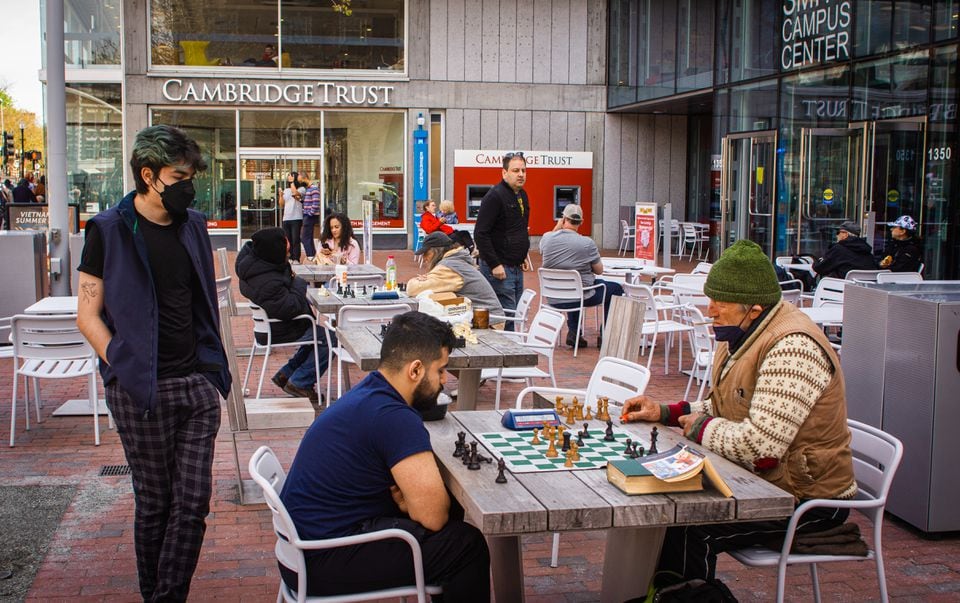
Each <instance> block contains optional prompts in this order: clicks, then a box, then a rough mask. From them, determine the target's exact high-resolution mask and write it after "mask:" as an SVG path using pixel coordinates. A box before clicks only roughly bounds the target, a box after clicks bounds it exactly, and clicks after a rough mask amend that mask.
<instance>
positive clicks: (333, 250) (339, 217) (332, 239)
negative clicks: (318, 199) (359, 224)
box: [317, 212, 360, 265]
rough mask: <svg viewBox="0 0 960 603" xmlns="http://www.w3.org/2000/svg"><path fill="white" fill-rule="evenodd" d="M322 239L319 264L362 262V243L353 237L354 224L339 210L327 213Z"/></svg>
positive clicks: (318, 256) (321, 234)
mask: <svg viewBox="0 0 960 603" xmlns="http://www.w3.org/2000/svg"><path fill="white" fill-rule="evenodd" d="M320 240H321V241H322V243H321V245H320V253H318V254H317V263H318V264H327V265H330V264H359V263H360V244H359V243H357V240H356V239H354V238H353V226H352V225H351V224H350V220H349V218H347V216H345V215H343V214H341V213H337V212H331V213H329V214H327V217H326V219H325V220H324V221H323V231H322V232H321V233H320Z"/></svg>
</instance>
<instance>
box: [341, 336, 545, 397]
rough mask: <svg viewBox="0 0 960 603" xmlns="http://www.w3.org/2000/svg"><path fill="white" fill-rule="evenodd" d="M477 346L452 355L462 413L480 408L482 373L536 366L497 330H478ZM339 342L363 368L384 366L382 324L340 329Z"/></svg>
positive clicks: (451, 366)
mask: <svg viewBox="0 0 960 603" xmlns="http://www.w3.org/2000/svg"><path fill="white" fill-rule="evenodd" d="M473 334H474V335H476V336H477V343H469V342H468V343H467V344H466V346H464V347H462V348H457V349H455V350H453V351H452V352H451V353H450V359H449V360H448V362H447V369H448V370H456V371H458V374H457V382H458V384H457V387H458V389H459V393H458V395H457V405H456V408H457V409H458V410H473V409H474V408H476V407H477V390H478V389H479V387H480V372H481V371H482V370H483V369H485V368H499V367H501V366H502V367H513V366H536V364H537V353H536V352H534V351H532V350H530V349H529V348H525V347H523V346H521V345H520V344H518V343H516V342H515V341H513V340H512V339H509V338H508V337H506V336H505V335H503V333H501V332H500V331H497V330H495V329H475V330H474V331H473ZM337 339H338V340H339V341H340V345H341V346H343V347H344V348H346V350H347V351H348V352H350V355H351V356H353V358H354V360H356V362H357V364H359V365H360V369H361V370H364V371H373V370H376V368H377V367H378V366H379V365H380V346H381V344H382V343H383V337H382V336H381V335H380V325H375V326H369V327H354V326H351V327H346V328H338V329H337Z"/></svg>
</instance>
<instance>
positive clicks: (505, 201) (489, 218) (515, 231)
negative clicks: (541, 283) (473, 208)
mask: <svg viewBox="0 0 960 603" xmlns="http://www.w3.org/2000/svg"><path fill="white" fill-rule="evenodd" d="M517 197H519V198H520V203H518V202H517ZM521 203H522V204H523V205H522V207H523V211H521V209H520V208H521ZM529 224H530V199H529V198H528V197H527V191H525V190H522V189H521V190H520V192H519V193H515V192H513V189H512V188H510V185H509V184H507V183H506V181H504V180H501V181H500V183H499V184H497V185H496V186H495V187H493V188H491V189H490V190H489V191H488V192H487V194H486V195H485V196H484V197H483V201H481V202H480V215H478V216H477V225H476V227H475V228H474V230H473V240H474V242H475V243H476V245H477V250H479V252H480V259H481V260H483V261H484V262H486V263H487V265H488V266H490V268H496V267H497V266H499V265H500V264H503V265H504V266H520V265H521V264H523V261H524V260H525V259H527V252H528V251H530V236H529V235H528V234H527V226H528V225H529Z"/></svg>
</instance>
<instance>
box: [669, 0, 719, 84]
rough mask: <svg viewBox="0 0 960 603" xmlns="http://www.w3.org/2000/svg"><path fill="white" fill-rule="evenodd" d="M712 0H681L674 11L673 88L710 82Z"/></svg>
mask: <svg viewBox="0 0 960 603" xmlns="http://www.w3.org/2000/svg"><path fill="white" fill-rule="evenodd" d="M713 7H714V2H713V0H681V2H679V4H678V13H677V22H678V26H677V32H678V36H677V92H678V93H680V92H686V91H688V90H698V89H701V88H709V87H710V86H711V85H712V84H713Z"/></svg>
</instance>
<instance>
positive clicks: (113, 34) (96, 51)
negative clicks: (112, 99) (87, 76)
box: [63, 0, 122, 67]
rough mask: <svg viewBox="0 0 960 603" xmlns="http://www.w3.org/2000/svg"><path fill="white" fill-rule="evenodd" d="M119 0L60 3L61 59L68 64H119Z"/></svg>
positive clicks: (71, 65) (87, 65) (84, 0)
mask: <svg viewBox="0 0 960 603" xmlns="http://www.w3.org/2000/svg"><path fill="white" fill-rule="evenodd" d="M121 4H122V3H121V2H120V0H112V1H109V0H108V1H107V2H100V1H99V0H66V2H64V3H63V29H64V31H63V40H64V49H63V51H64V52H63V58H64V61H65V62H66V64H67V66H68V67H96V66H105V65H106V66H118V65H120V7H121Z"/></svg>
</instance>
